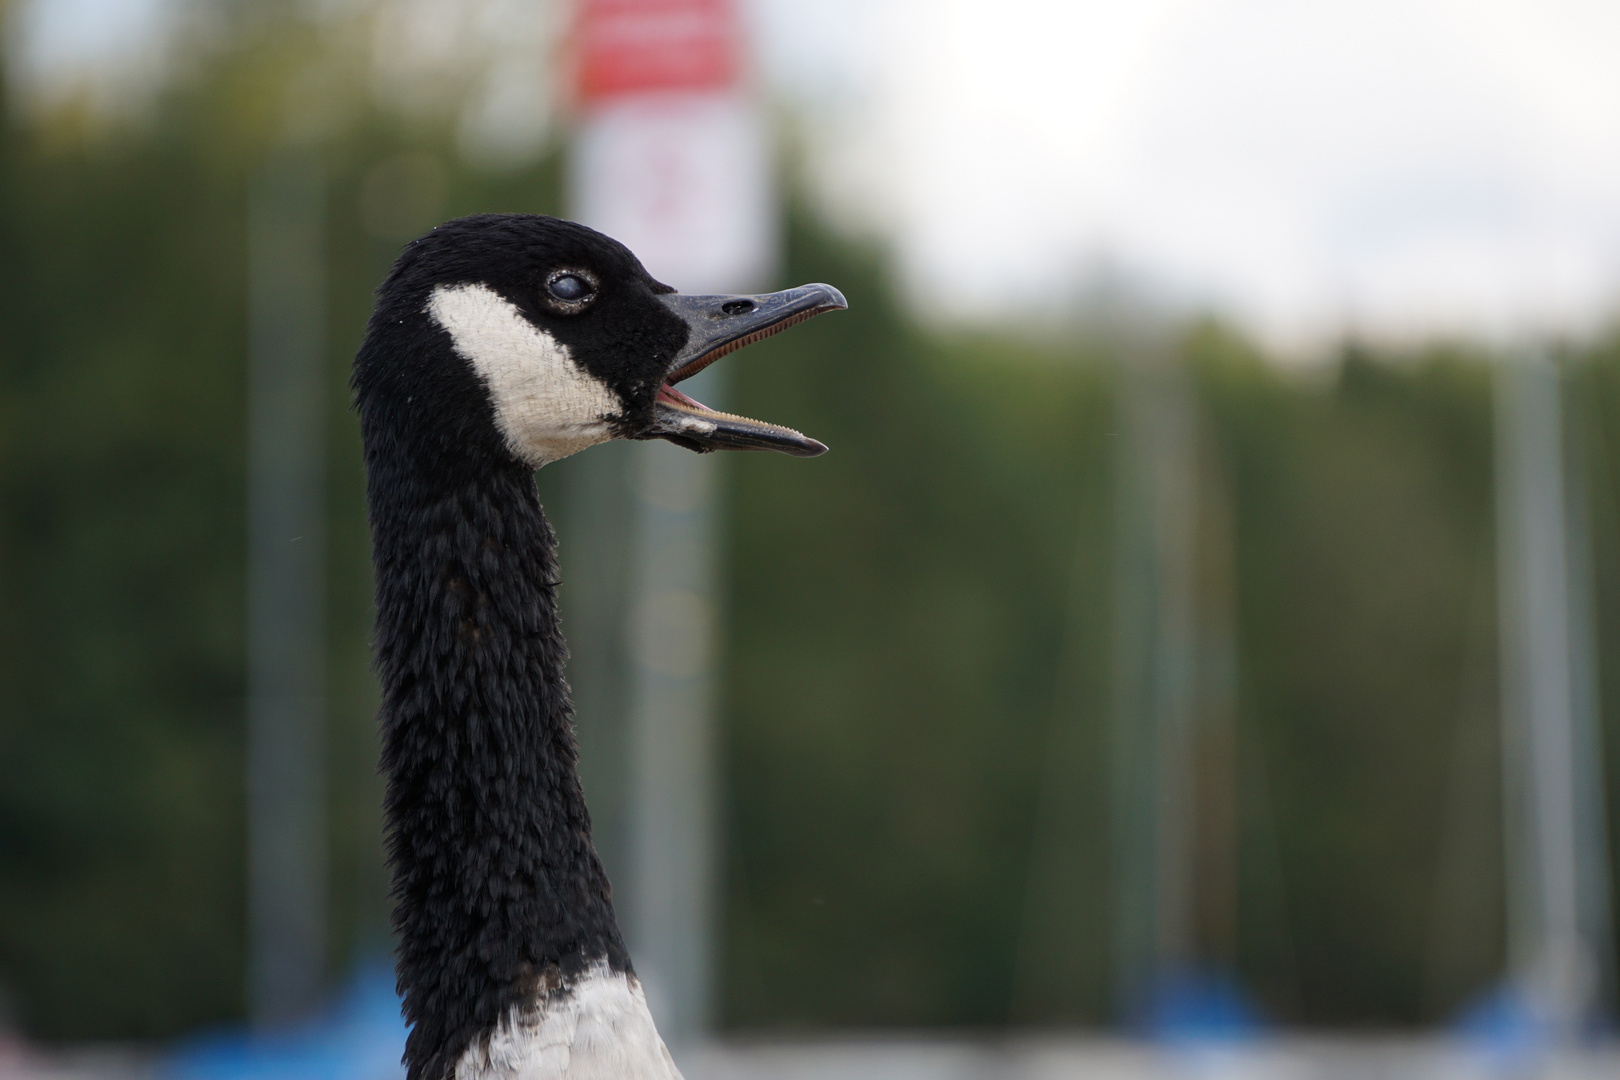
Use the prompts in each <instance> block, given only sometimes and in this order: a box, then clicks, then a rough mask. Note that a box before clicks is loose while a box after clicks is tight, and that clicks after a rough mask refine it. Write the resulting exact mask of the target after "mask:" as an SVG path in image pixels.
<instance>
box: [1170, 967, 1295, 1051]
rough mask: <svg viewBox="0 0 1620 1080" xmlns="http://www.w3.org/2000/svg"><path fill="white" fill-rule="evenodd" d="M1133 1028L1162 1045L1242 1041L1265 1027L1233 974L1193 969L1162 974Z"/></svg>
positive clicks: (1257, 1033)
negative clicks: (1137, 1023)
mask: <svg viewBox="0 0 1620 1080" xmlns="http://www.w3.org/2000/svg"><path fill="white" fill-rule="evenodd" d="M1139 1026H1140V1028H1141V1029H1142V1033H1143V1034H1145V1035H1147V1036H1148V1037H1150V1038H1153V1039H1157V1040H1159V1041H1161V1042H1168V1043H1189V1042H1192V1043H1207V1042H1242V1041H1246V1040H1249V1039H1254V1038H1258V1037H1259V1036H1260V1035H1262V1034H1263V1033H1264V1032H1265V1027H1266V1025H1265V1022H1264V1021H1263V1020H1262V1018H1261V1016H1260V1012H1259V1010H1258V1009H1256V1008H1255V1006H1254V1004H1253V1003H1252V1002H1251V1001H1250V1000H1249V996H1248V995H1247V994H1246V993H1244V992H1243V987H1242V985H1241V984H1240V983H1239V982H1238V980H1237V977H1236V976H1235V975H1233V974H1232V973H1230V972H1225V971H1211V970H1205V969H1198V968H1184V969H1180V970H1175V971H1171V972H1169V973H1168V974H1166V975H1164V976H1162V977H1161V978H1160V979H1159V980H1158V982H1157V983H1156V985H1155V986H1154V987H1153V990H1152V992H1151V994H1150V995H1149V997H1148V1001H1147V1007H1146V1008H1145V1009H1144V1010H1143V1011H1142V1014H1141V1017H1140V1024H1139Z"/></svg>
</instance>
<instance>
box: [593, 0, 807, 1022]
mask: <svg viewBox="0 0 1620 1080" xmlns="http://www.w3.org/2000/svg"><path fill="white" fill-rule="evenodd" d="M574 41H575V46H576V49H577V54H576V56H575V74H576V78H577V85H576V88H575V89H576V91H577V93H576V97H577V100H578V101H579V104H580V108H581V115H580V118H579V129H578V133H577V136H576V138H575V142H574V147H573V154H572V159H571V162H570V187H571V190H570V206H571V213H573V214H574V215H575V216H576V217H577V218H578V219H579V220H580V221H582V222H584V223H585V224H587V225H591V226H593V227H595V228H598V229H601V230H602V231H603V232H605V233H607V234H608V235H610V236H612V237H614V238H615V239H618V240H620V241H622V242H623V243H624V244H625V245H626V246H628V247H629V248H630V249H631V250H632V251H633V252H635V253H636V255H638V256H639V257H640V258H641V260H642V262H643V264H644V265H645V266H646V267H647V269H648V270H649V271H650V272H651V273H652V274H653V276H654V277H656V278H658V279H660V280H662V281H665V282H667V283H669V284H670V285H673V286H674V287H676V288H677V289H680V290H681V291H683V292H697V293H703V292H739V291H746V290H751V289H757V288H760V287H761V286H763V284H764V283H765V281H766V279H767V278H768V276H769V274H770V272H771V268H772V264H773V262H774V256H775V243H774V240H775V229H774V210H775V208H774V205H773V200H772V198H771V190H770V175H769V174H770V169H769V149H768V147H769V144H768V140H767V139H766V137H765V132H764V126H763V118H762V117H761V115H760V113H759V110H758V108H757V106H756V104H755V103H754V102H753V100H752V98H751V97H750V95H749V94H748V93H747V92H746V90H745V87H744V85H743V76H744V65H745V54H746V50H745V49H744V45H743V40H742V23H741V18H740V15H739V13H738V10H737V7H736V5H735V3H734V2H733V0H582V2H581V3H580V4H579V8H578V21H577V24H576V33H575V37H574ZM723 379H724V372H723V369H710V370H708V371H705V372H703V373H701V374H700V375H698V376H697V377H695V378H693V379H692V380H690V382H689V383H686V384H683V387H682V389H683V390H685V391H688V392H689V393H691V394H692V395H693V396H695V397H697V399H698V400H700V401H704V402H707V403H708V404H710V405H711V406H715V405H721V404H723V401H724V398H725V390H724V383H723V381H722V380H723ZM614 449H615V450H617V449H618V448H614ZM627 449H628V451H629V453H628V454H627V455H625V458H626V459H627V460H622V461H621V460H618V459H611V460H610V459H604V461H603V463H602V464H601V465H600V466H598V467H594V468H591V469H577V470H575V471H574V472H573V473H572V474H571V475H572V480H573V483H574V484H576V485H579V484H586V483H600V484H602V485H603V487H602V488H601V489H599V490H594V491H591V492H589V493H585V492H581V491H579V490H578V489H577V488H576V494H575V495H574V497H572V498H571V499H570V504H571V506H572V507H573V508H574V511H575V512H574V515H573V517H572V527H573V528H574V530H575V533H576V535H578V536H589V537H594V538H596V540H595V542H605V541H606V538H607V537H608V534H609V533H610V532H613V531H614V530H616V529H618V528H619V527H620V524H621V523H624V524H627V525H628V527H629V536H630V542H629V544H628V547H627V549H626V550H627V551H628V553H629V558H628V559H627V560H625V561H624V562H622V563H621V573H622V574H623V575H625V576H624V577H621V578H620V579H619V580H618V581H616V582H609V581H608V580H607V576H606V573H607V572H609V568H608V567H607V566H606V564H605V563H601V560H600V558H598V557H595V556H593V558H595V559H596V562H597V563H600V564H601V569H602V570H603V571H604V574H603V575H600V576H597V577H594V578H593V579H592V580H593V582H594V584H593V585H592V586H591V587H592V588H595V589H598V590H599V593H598V596H597V597H595V598H586V597H584V596H583V595H581V596H580V603H581V605H582V608H588V609H590V610H592V611H593V612H595V613H596V614H595V615H593V616H592V617H593V618H600V619H603V620H607V621H611V622H612V623H614V624H615V626H616V630H617V633H613V632H611V631H609V630H608V629H607V622H606V621H604V622H602V623H601V624H600V625H598V626H597V627H596V629H595V630H593V632H592V638H591V640H592V641H593V642H594V643H595V644H594V645H592V646H591V647H593V648H605V649H606V650H607V651H606V653H604V655H601V656H596V657H589V658H587V657H585V656H583V655H580V657H579V660H578V661H577V665H578V670H579V671H580V673H581V675H582V676H585V678H584V679H582V680H581V682H580V686H579V691H580V693H579V703H580V716H581V733H580V737H581V740H582V742H583V743H584V744H585V746H586V747H587V748H591V749H596V748H603V749H604V750H605V751H606V752H607V753H608V755H609V759H608V760H606V761H603V762H600V763H587V764H586V765H585V766H584V770H585V777H586V782H587V783H588V784H590V785H591V787H590V793H591V794H592V796H593V797H596V796H597V794H598V793H601V795H602V796H604V797H605V798H606V799H607V800H609V801H611V802H612V805H603V799H601V798H598V799H597V801H595V802H593V806H595V807H600V809H599V810H598V811H597V813H598V816H599V817H600V819H601V820H602V821H603V823H604V825H606V826H607V827H606V829H605V831H604V833H603V839H602V845H601V851H602V854H603V857H604V861H605V862H606V863H607V866H608V870H609V873H610V874H611V875H612V878H613V881H614V885H615V890H614V896H615V902H616V906H617V907H618V911H619V916H620V921H621V923H622V925H623V927H624V930H625V936H626V939H627V943H628V945H629V947H630V951H631V955H632V957H633V959H634V961H635V965H636V970H637V972H638V974H639V975H640V976H641V978H642V982H643V984H644V985H645V986H646V988H647V999H648V1003H649V1005H650V1006H651V1007H652V1011H653V1015H654V1017H655V1019H656V1020H657V1022H658V1025H659V1029H660V1031H661V1032H662V1033H663V1035H664V1038H665V1039H666V1040H667V1041H668V1042H670V1043H671V1044H675V1045H678V1044H680V1043H683V1042H690V1041H692V1040H694V1039H698V1038H701V1037H702V1036H703V1035H704V1034H705V1033H706V1032H707V1030H708V1028H709V1026H710V1024H711V1021H712V1014H713V1004H712V1001H713V988H712V979H713V961H712V956H713V952H714V949H713V937H714V925H713V924H714V919H715V915H716V909H717V907H718V890H717V889H716V887H715V880H714V879H715V876H716V872H717V869H718V865H717V864H718V855H719V852H718V850H717V845H716V843H715V838H714V837H715V829H714V807H713V804H714V792H713V788H714V783H715V776H716V773H717V771H718V770H717V767H716V763H715V758H716V753H715V750H716V742H717V738H718V732H717V731H716V726H717V725H716V715H715V714H716V704H717V697H718V694H717V686H716V679H717V661H718V651H719V640H720V634H719V628H718V626H717V625H716V616H717V613H718V610H719V606H720V605H719V602H718V599H717V591H718V590H717V580H718V576H719V572H718V566H719V560H718V555H717V552H716V550H715V547H716V542H717V540H718V534H719V528H718V525H717V521H716V518H717V510H718V506H717V504H718V497H719V495H718V492H719V487H720V473H719V466H720V463H719V461H718V460H717V456H716V455H703V456H699V455H696V454H692V453H690V452H689V451H686V450H683V449H679V448H677V447H675V446H673V445H669V444H665V443H650V444H646V445H638V446H634V447H629V448H627ZM601 452H602V451H601V450H593V451H591V453H601ZM615 545H616V542H615ZM614 549H615V550H617V547H616V546H615V548H614ZM581 584H582V585H583V584H584V582H582V583H581ZM576 595H578V594H576ZM614 641H616V642H617V643H618V644H612V643H611V642H614ZM621 645H622V647H623V649H624V652H623V654H622V656H623V660H622V664H623V667H622V668H621V669H617V670H622V671H623V672H624V674H625V675H626V676H627V686H626V689H625V692H624V693H623V694H622V695H621V694H618V693H617V692H616V691H612V690H611V689H610V688H609V687H608V686H607V684H606V681H605V679H604V678H603V675H605V674H606V673H607V672H610V671H613V670H615V665H616V664H619V663H621V661H620V660H616V659H615V657H616V656H619V655H620V654H619V653H618V652H617V649H618V648H619V647H620V646H621ZM583 647H584V645H583V643H581V644H580V645H579V646H576V654H579V651H580V649H581V648H583ZM591 672H594V673H595V674H588V673H591ZM593 688H594V689H593ZM588 693H589V694H596V695H599V696H598V697H597V698H596V699H595V700H590V699H588V698H587V694H588ZM591 726H594V727H595V730H594V731H593V730H590V727H591Z"/></svg>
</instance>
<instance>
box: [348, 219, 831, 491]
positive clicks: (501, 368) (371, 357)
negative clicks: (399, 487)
mask: <svg viewBox="0 0 1620 1080" xmlns="http://www.w3.org/2000/svg"><path fill="white" fill-rule="evenodd" d="M845 306H847V305H846V304H845V301H844V298H843V296H842V295H841V294H840V293H839V292H838V290H837V289H834V288H833V287H832V286H830V285H804V286H800V287H799V288H796V289H788V290H786V291H784V292H776V293H767V294H762V295H753V296H694V295H685V294H682V293H678V292H676V291H675V290H674V289H672V288H670V287H669V286H668V285H664V284H662V283H660V282H659V281H657V280H655V279H654V278H653V277H652V275H651V274H649V273H648V272H647V270H646V269H645V268H644V267H643V266H642V265H641V263H640V261H639V260H637V258H636V257H635V256H634V255H633V254H631V252H630V250H629V249H628V248H626V247H625V246H624V245H623V244H620V243H619V242H618V241H616V240H613V239H610V238H609V237H607V236H604V235H602V234H601V233H599V232H596V231H595V230H593V229H589V228H586V227H585V226H583V225H578V224H575V223H573V222H569V221H562V220H559V219H556V218H550V217H543V216H536V215H527V214H486V215H479V216H475V217H467V218H460V219H458V220H455V221H451V222H449V223H447V224H445V225H441V226H439V227H438V228H436V229H434V230H433V231H432V232H430V233H428V234H427V235H426V236H424V237H422V238H421V239H419V240H416V241H414V242H413V243H412V244H411V245H410V246H409V247H408V248H407V249H406V250H405V252H404V253H403V254H402V255H401V257H400V259H399V261H398V262H397V263H396V264H395V267H394V269H393V271H392V272H391V273H390V274H389V276H388V278H387V280H385V281H384V282H383V284H382V286H381V287H380V289H379V290H378V303H377V307H376V310H375V313H374V315H373V317H372V322H371V326H370V328H369V329H368V331H367V339H366V343H365V345H364V346H362V349H361V353H360V356H359V357H358V358H357V361H356V365H355V376H354V379H355V389H356V396H357V401H358V403H359V406H360V409H361V413H362V418H363V420H364V421H365V422H366V423H367V426H368V427H369V428H373V429H374V430H375V429H378V428H380V429H382V430H378V431H377V433H378V434H379V435H382V436H383V437H384V440H385V441H386V442H387V443H388V444H390V445H391V446H392V447H393V448H395V449H400V450H405V451H408V452H411V453H410V456H411V457H412V458H413V459H415V460H416V461H417V462H423V461H433V460H437V461H439V462H444V461H448V460H458V459H463V458H466V457H467V456H469V455H470V456H484V457H488V456H494V457H508V458H511V459H515V460H516V461H518V462H521V463H522V464H524V465H526V466H528V467H530V468H539V467H540V466H542V465H545V464H547V463H549V462H552V461H556V460H558V459H560V458H564V457H567V456H568V455H570V454H573V453H577V452H578V451H580V450H583V449H585V448H586V447H588V446H592V445H594V444H596V443H600V442H605V441H607V440H609V439H615V438H624V439H667V440H669V441H670V442H673V443H676V444H678V445H680V446H683V447H686V448H687V449H689V450H695V451H699V452H707V451H711V450H774V451H778V452H781V453H786V454H792V455H796V456H800V457H813V456H815V455H817V454H821V453H824V452H825V451H826V449H827V448H826V447H825V446H823V445H822V444H821V443H819V442H817V441H816V440H814V439H811V438H808V437H806V436H805V435H802V434H800V433H799V432H797V431H794V430H792V429H791V428H786V427H782V426H780V425H777V424H771V423H766V422H764V421H760V420H751V419H748V418H747V417H742V416H735V415H732V414H729V413H724V412H719V411H716V410H714V409H710V408H708V407H707V406H705V405H703V404H701V403H700V402H698V401H695V400H694V399H692V398H690V397H688V396H687V395H685V394H683V393H682V392H681V391H680V390H679V389H677V384H679V383H680V382H681V381H683V380H685V379H688V378H690V377H691V376H693V375H695V374H697V373H698V372H699V371H701V370H703V368H705V367H707V366H708V365H709V364H710V363H712V362H713V361H715V360H716V359H718V358H719V357H721V356H723V355H725V354H726V353H728V352H732V351H734V350H736V349H739V348H741V347H743V346H745V345H748V344H750V343H752V342H754V341H757V340H759V339H761V338H763V337H768V336H769V335H771V334H774V333H776V332H778V331H780V330H783V329H785V328H786V327H788V326H791V325H793V324H794V323H797V322H800V321H802V320H804V319H807V318H809V317H810V316H812V315H816V314H819V313H821V312H824V311H831V310H835V309H838V308H843V307H845ZM413 451H414V452H413Z"/></svg>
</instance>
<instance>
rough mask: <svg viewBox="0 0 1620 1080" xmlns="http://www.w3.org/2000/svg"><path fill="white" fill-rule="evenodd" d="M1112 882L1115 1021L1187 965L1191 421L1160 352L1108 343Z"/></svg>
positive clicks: (1146, 344)
mask: <svg viewBox="0 0 1620 1080" xmlns="http://www.w3.org/2000/svg"><path fill="white" fill-rule="evenodd" d="M1116 347H1117V348H1118V349H1119V350H1120V352H1121V355H1120V357H1119V362H1118V364H1117V367H1116V378H1117V379H1118V391H1117V393H1118V399H1117V402H1118V403H1117V414H1116V415H1117V417H1118V420H1117V423H1118V424H1119V432H1120V442H1119V449H1118V456H1117V461H1116V471H1115V480H1114V483H1115V515H1116V517H1115V528H1116V533H1115V552H1116V556H1115V557H1116V564H1115V565H1116V567H1117V570H1116V575H1117V576H1116V583H1117V584H1116V589H1117V591H1116V594H1115V614H1114V619H1115V623H1114V627H1115V628H1114V635H1115V636H1114V646H1113V649H1114V665H1115V668H1114V680H1115V682H1114V704H1113V709H1114V719H1113V729H1114V734H1113V785H1112V790H1113V798H1112V812H1111V821H1112V832H1113V874H1114V896H1115V900H1114V929H1113V939H1114V950H1115V953H1114V976H1115V996H1116V1002H1117V1007H1118V1009H1119V1012H1120V1014H1121V1015H1122V1016H1124V1017H1132V1016H1136V1015H1137V1014H1139V1013H1140V1011H1141V1010H1142V1009H1143V1008H1144V1007H1145V1006H1146V1005H1147V1004H1148V1003H1149V1001H1150V999H1151V996H1152V994H1153V992H1154V988H1155V986H1156V984H1157V983H1158V982H1159V980H1160V979H1161V978H1162V977H1163V976H1165V975H1166V974H1168V973H1169V972H1170V971H1171V970H1173V969H1175V968H1177V967H1180V966H1183V965H1186V964H1189V963H1190V962H1191V961H1192V959H1193V957H1192V951H1193V947H1194V946H1193V941H1192V937H1193V902H1192V870H1193V858H1192V835H1191V828H1190V825H1191V820H1190V817H1191V797H1192V786H1193V774H1194V771H1193V767H1192V754H1193V738H1194V724H1195V720H1196V711H1197V661H1198V656H1197V641H1196V635H1197V607H1196V596H1195V587H1196V586H1195V578H1196V553H1195V550H1194V546H1193V541H1194V535H1195V531H1196V521H1197V513H1198V493H1197V447H1196V430H1197V429H1196V413H1195V409H1194V401H1193V394H1192V388H1191V386H1190V385H1189V381H1188V378H1187V374H1186V372H1185V371H1184V370H1183V369H1182V368H1181V367H1180V366H1179V364H1178V363H1177V362H1176V360H1175V358H1174V357H1172V356H1171V355H1170V352H1169V348H1168V345H1167V343H1165V342H1162V341H1159V340H1157V339H1156V338H1154V339H1147V338H1143V337H1141V336H1136V337H1123V338H1120V339H1118V343H1117V345H1116Z"/></svg>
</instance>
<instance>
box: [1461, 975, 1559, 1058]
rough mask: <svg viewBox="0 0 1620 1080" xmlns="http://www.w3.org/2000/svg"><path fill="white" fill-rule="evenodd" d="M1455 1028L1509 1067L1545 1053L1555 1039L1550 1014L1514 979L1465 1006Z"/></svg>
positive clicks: (1488, 1054)
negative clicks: (1545, 1012)
mask: <svg viewBox="0 0 1620 1080" xmlns="http://www.w3.org/2000/svg"><path fill="white" fill-rule="evenodd" d="M1452 1029H1453V1030H1454V1031H1455V1032H1456V1033H1457V1035H1458V1036H1460V1037H1461V1038H1462V1040H1463V1041H1464V1042H1465V1043H1467V1044H1468V1045H1469V1046H1470V1047H1471V1048H1473V1049H1474V1050H1476V1051H1479V1052H1481V1053H1483V1054H1484V1055H1485V1056H1486V1057H1487V1058H1489V1059H1491V1060H1492V1061H1494V1062H1495V1063H1496V1064H1498V1065H1499V1066H1501V1067H1503V1068H1505V1069H1508V1070H1509V1071H1511V1070H1513V1069H1514V1068H1516V1067H1519V1066H1523V1065H1525V1064H1527V1063H1529V1062H1532V1061H1534V1060H1536V1059H1537V1058H1539V1057H1541V1056H1542V1055H1543V1054H1545V1053H1546V1052H1547V1051H1548V1050H1549V1049H1550V1048H1551V1046H1552V1041H1553V1032H1552V1029H1551V1027H1550V1026H1549V1025H1548V1023H1547V1018H1546V1017H1545V1016H1544V1015H1542V1014H1541V1012H1540V1011H1539V1010H1537V1009H1536V1008H1535V1005H1534V1004H1533V1003H1532V1002H1531V1001H1530V999H1529V997H1528V996H1527V995H1526V994H1525V992H1524V988H1523V987H1522V986H1521V985H1520V984H1518V983H1517V982H1513V981H1508V982H1503V983H1499V984H1497V985H1496V986H1494V987H1492V988H1491V989H1490V990H1488V991H1486V992H1485V993H1483V994H1481V995H1480V996H1479V997H1477V998H1475V999H1474V1000H1473V1001H1471V1002H1469V1003H1468V1004H1467V1005H1465V1006H1463V1008H1462V1010H1461V1011H1460V1012H1459V1013H1458V1014H1457V1018H1456V1020H1455V1021H1454V1022H1453V1024H1452Z"/></svg>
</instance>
